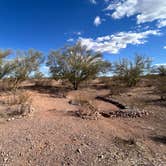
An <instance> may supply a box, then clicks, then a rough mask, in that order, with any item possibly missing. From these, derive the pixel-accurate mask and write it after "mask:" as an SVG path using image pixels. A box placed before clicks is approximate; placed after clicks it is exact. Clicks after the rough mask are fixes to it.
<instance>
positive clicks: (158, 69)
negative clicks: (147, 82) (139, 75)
mask: <svg viewBox="0 0 166 166" xmlns="http://www.w3.org/2000/svg"><path fill="white" fill-rule="evenodd" d="M152 73H155V74H158V75H160V76H166V66H165V65H159V66H153V68H152Z"/></svg>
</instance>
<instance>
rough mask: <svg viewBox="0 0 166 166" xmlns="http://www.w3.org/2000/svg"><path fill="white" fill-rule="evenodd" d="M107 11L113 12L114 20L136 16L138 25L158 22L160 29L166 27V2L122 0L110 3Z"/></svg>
mask: <svg viewBox="0 0 166 166" xmlns="http://www.w3.org/2000/svg"><path fill="white" fill-rule="evenodd" d="M106 10H110V11H113V13H112V14H111V16H112V17H113V18H114V19H120V18H123V17H125V16H127V17H130V16H133V15H136V17H137V23H138V24H141V23H145V22H152V21H157V22H158V24H157V26H158V27H159V28H160V27H163V26H166V0H121V1H118V2H115V3H110V4H109V5H108V6H107V8H106Z"/></svg>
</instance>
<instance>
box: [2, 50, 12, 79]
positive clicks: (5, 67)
mask: <svg viewBox="0 0 166 166" xmlns="http://www.w3.org/2000/svg"><path fill="white" fill-rule="evenodd" d="M10 54H11V50H6V51H1V50H0V79H2V78H4V77H5V76H6V75H8V74H9V73H10V72H11V70H12V68H13V65H12V64H11V63H10V62H9V61H7V60H6V59H5V58H6V57H7V56H8V55H10Z"/></svg>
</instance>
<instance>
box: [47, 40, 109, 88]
mask: <svg viewBox="0 0 166 166" xmlns="http://www.w3.org/2000/svg"><path fill="white" fill-rule="evenodd" d="M47 65H48V66H49V69H50V72H51V74H52V77H53V78H56V79H67V80H68V81H69V82H70V83H71V84H72V85H73V88H74V89H75V90H77V89H78V86H79V84H80V83H82V82H83V81H86V80H89V79H92V78H95V77H96V76H97V75H98V74H99V73H101V72H106V71H107V69H108V68H109V67H110V63H109V62H106V61H104V60H102V55H101V54H99V53H94V52H92V51H88V50H87V48H86V47H84V46H82V45H81V44H80V43H77V44H76V45H74V46H72V47H66V48H64V49H61V50H58V51H52V52H51V53H50V55H49V58H48V62H47Z"/></svg>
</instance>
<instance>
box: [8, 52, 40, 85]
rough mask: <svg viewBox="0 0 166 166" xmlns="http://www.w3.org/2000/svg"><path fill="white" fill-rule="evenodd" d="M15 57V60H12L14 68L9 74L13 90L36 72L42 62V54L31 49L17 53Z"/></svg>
mask: <svg viewBox="0 0 166 166" xmlns="http://www.w3.org/2000/svg"><path fill="white" fill-rule="evenodd" d="M16 55H17V57H16V59H14V60H13V65H14V68H13V70H12V72H11V78H12V79H13V83H14V84H13V87H14V88H17V87H18V86H19V84H20V83H21V82H23V81H25V80H26V79H28V78H30V76H31V74H33V73H34V72H36V71H38V69H39V66H40V64H41V63H42V62H43V57H42V53H41V52H39V51H36V50H33V49H30V50H28V51H18V52H17V53H16Z"/></svg>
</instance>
